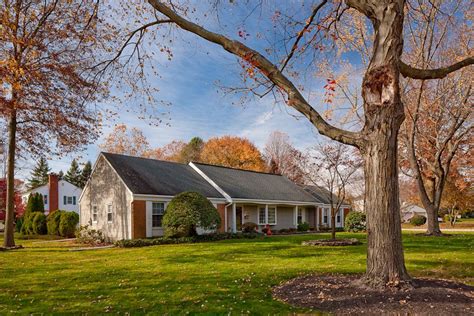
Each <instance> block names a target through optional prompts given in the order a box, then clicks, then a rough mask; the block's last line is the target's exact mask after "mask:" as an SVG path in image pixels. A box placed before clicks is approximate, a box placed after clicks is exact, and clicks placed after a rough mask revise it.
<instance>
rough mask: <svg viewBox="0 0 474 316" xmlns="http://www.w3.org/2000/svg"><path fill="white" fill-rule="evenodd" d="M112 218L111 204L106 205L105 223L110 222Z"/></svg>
mask: <svg viewBox="0 0 474 316" xmlns="http://www.w3.org/2000/svg"><path fill="white" fill-rule="evenodd" d="M113 219H114V214H113V212H112V204H108V205H107V223H112V222H113Z"/></svg>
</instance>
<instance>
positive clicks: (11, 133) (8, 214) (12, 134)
mask: <svg viewBox="0 0 474 316" xmlns="http://www.w3.org/2000/svg"><path fill="white" fill-rule="evenodd" d="M16 127H17V121H16V109H12V110H11V113H10V117H9V121H8V158H7V200H6V210H5V234H4V240H3V246H4V247H5V248H10V247H15V236H14V233H15V229H14V225H13V222H14V219H15V203H14V202H15V201H14V199H15V152H16Z"/></svg>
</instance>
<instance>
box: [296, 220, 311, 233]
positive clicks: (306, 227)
mask: <svg viewBox="0 0 474 316" xmlns="http://www.w3.org/2000/svg"><path fill="white" fill-rule="evenodd" d="M297 230H298V231H299V232H307V231H308V230H309V224H308V223H306V222H304V223H301V224H298V227H297Z"/></svg>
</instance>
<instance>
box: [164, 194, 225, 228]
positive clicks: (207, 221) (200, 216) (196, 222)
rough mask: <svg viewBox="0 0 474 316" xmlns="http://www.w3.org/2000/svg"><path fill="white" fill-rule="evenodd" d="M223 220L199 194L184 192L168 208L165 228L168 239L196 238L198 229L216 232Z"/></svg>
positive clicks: (165, 216)
mask: <svg viewBox="0 0 474 316" xmlns="http://www.w3.org/2000/svg"><path fill="white" fill-rule="evenodd" d="M220 224H221V218H220V216H219V213H218V212H217V210H216V208H215V207H214V206H213V205H212V203H211V202H210V201H209V200H208V199H207V198H206V197H204V196H203V195H201V194H199V193H197V192H183V193H180V194H178V195H177V196H175V197H174V198H173V199H172V200H171V202H170V203H169V204H168V207H167V208H166V211H165V215H164V216H163V227H164V228H165V236H166V237H190V236H196V235H197V232H196V228H197V227H200V228H202V229H204V230H214V229H217V228H219V227H220Z"/></svg>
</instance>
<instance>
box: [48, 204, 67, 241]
mask: <svg viewBox="0 0 474 316" xmlns="http://www.w3.org/2000/svg"><path fill="white" fill-rule="evenodd" d="M62 213H63V211H59V210H58V211H54V212H51V213H49V214H48V217H47V223H46V226H47V228H48V235H57V236H59V223H60V221H61V214H62Z"/></svg>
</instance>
